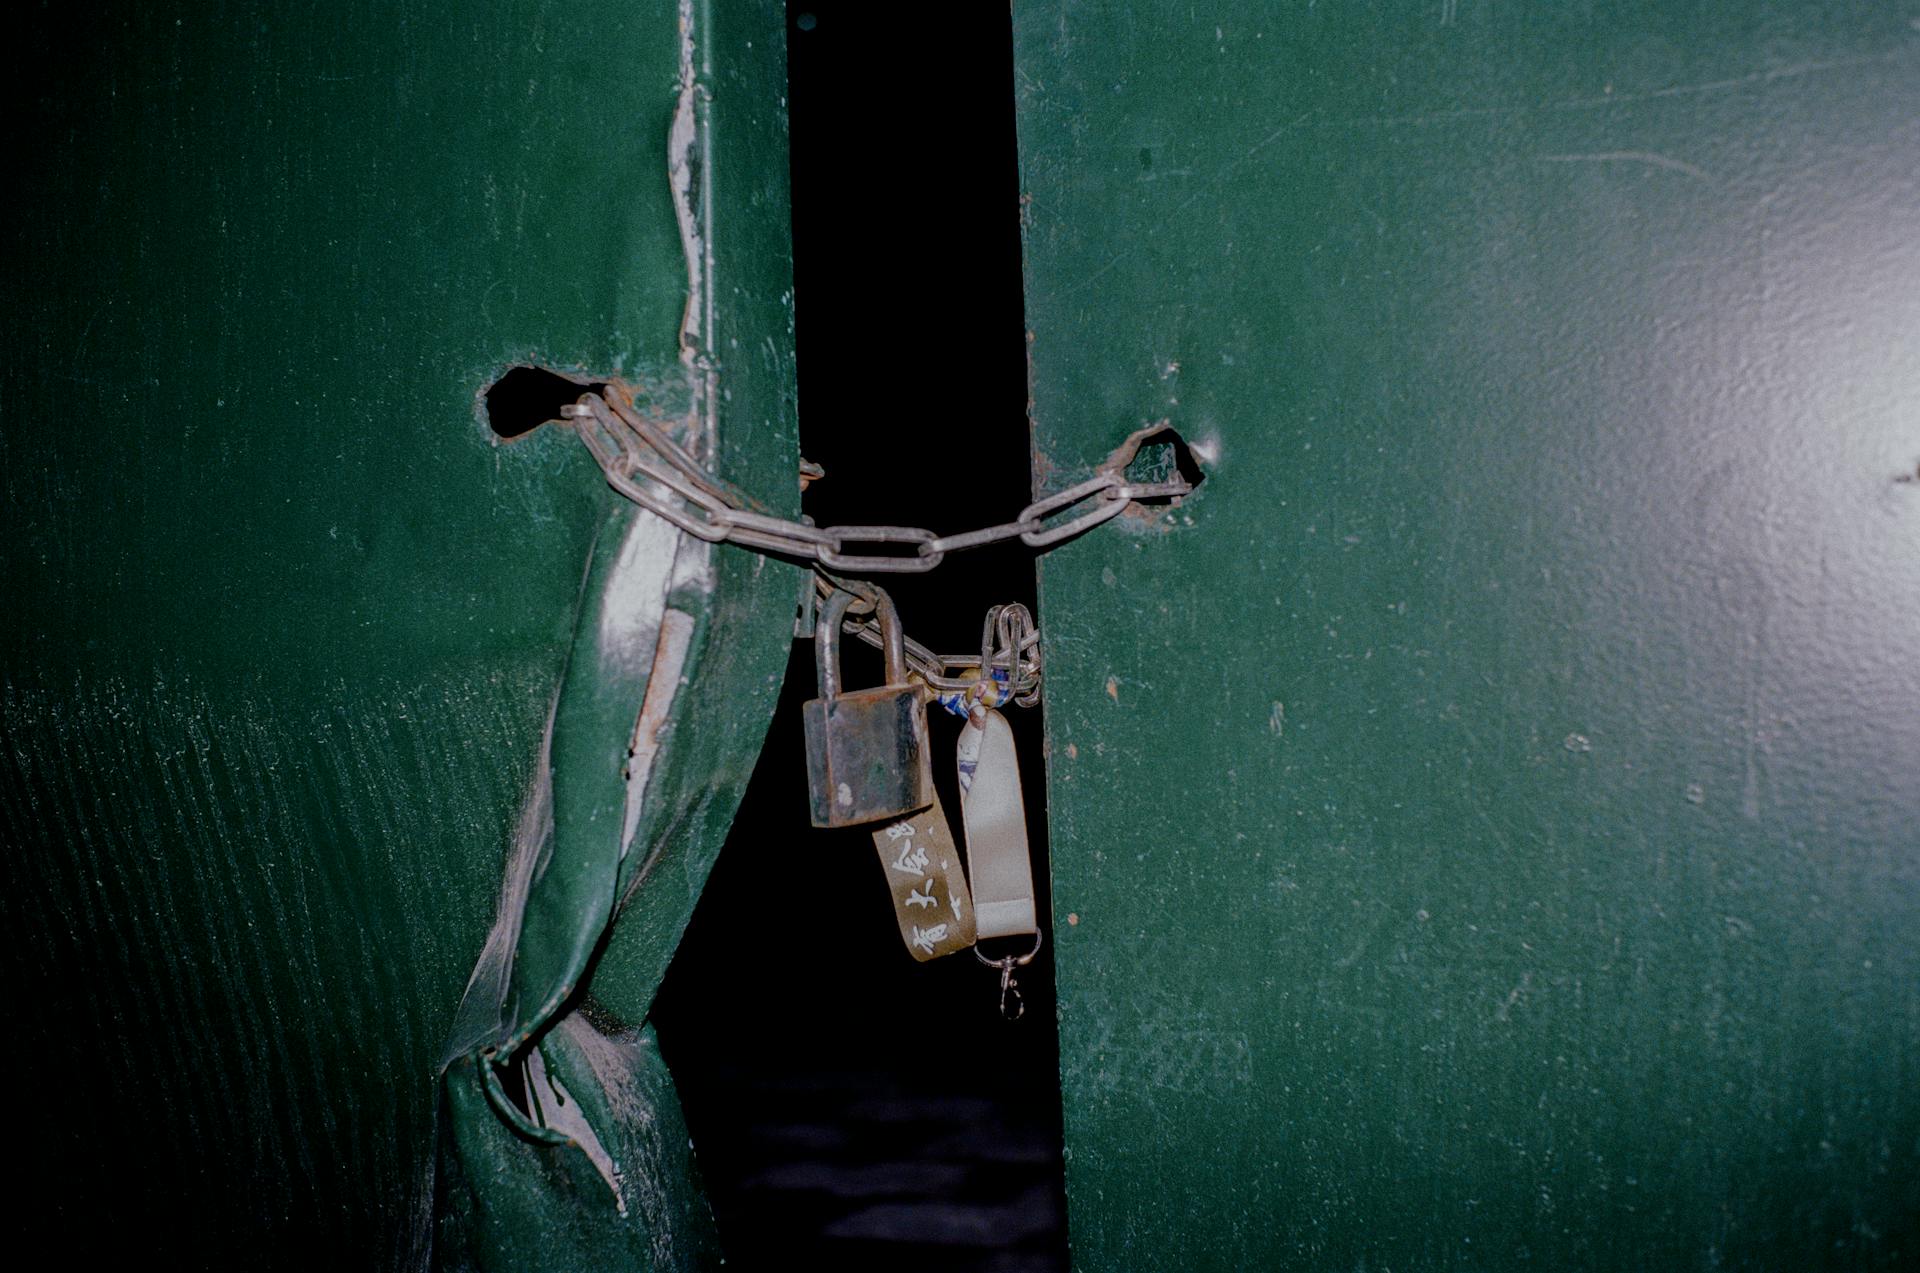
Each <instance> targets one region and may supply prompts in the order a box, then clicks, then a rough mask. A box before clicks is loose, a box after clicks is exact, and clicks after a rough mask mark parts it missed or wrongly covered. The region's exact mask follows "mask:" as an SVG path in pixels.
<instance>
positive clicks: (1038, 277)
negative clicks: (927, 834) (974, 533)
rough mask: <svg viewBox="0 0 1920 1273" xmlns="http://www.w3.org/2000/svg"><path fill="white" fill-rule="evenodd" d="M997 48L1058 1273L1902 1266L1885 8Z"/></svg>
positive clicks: (1899, 392) (1187, 18) (1901, 459)
mask: <svg viewBox="0 0 1920 1273" xmlns="http://www.w3.org/2000/svg"><path fill="white" fill-rule="evenodd" d="M1015 23H1016V41H1015V42H1016V65H1017V78H1018V81H1019V85H1020V90H1019V91H1020V130H1021V149H1022V155H1021V163H1022V173H1023V176H1022V189H1023V191H1024V192H1025V193H1026V195H1027V196H1028V198H1029V202H1028V205H1027V208H1026V221H1027V230H1026V251H1027V278H1028V295H1027V322H1028V327H1029V328H1030V329H1031V330H1032V332H1033V339H1032V366H1033V400H1034V406H1033V411H1034V418H1035V428H1036V447H1037V450H1038V453H1039V455H1040V457H1041V459H1042V460H1043V462H1044V464H1045V465H1050V466H1051V468H1050V470H1049V469H1048V468H1045V467H1043V469H1042V473H1043V475H1045V474H1047V473H1049V472H1050V473H1051V476H1050V477H1049V479H1048V481H1049V485H1050V486H1055V487H1057V486H1061V485H1064V484H1066V483H1067V482H1068V481H1070V480H1073V479H1074V478H1075V477H1077V476H1079V475H1080V474H1082V473H1084V472H1085V471H1087V470H1089V469H1090V468H1091V466H1092V465H1093V464H1095V463H1096V462H1097V461H1098V460H1099V458H1100V457H1101V455H1102V454H1103V453H1104V450H1105V448H1106V447H1107V446H1108V445H1110V439H1111V438H1112V437H1114V436H1115V435H1116V434H1117V433H1118V432H1119V431H1121V430H1123V429H1125V428H1127V427H1130V426H1133V425H1135V424H1137V423H1138V422H1140V421H1143V420H1149V419H1155V418H1158V417H1160V416H1162V415H1166V416H1169V417H1171V419H1172V420H1173V422H1174V423H1175V424H1176V425H1177V426H1178V427H1179V428H1180V429H1181V430H1182V431H1183V432H1184V434H1185V436H1186V437H1187V438H1188V439H1189V440H1191V441H1192V442H1194V443H1195V445H1196V447H1197V449H1198V450H1199V452H1201V455H1202V463H1203V465H1204V466H1205V467H1206V468H1207V470H1208V472H1209V477H1208V480H1207V482H1206V484H1205V486H1204V487H1203V488H1202V489H1201V490H1200V491H1199V492H1198V493H1197V494H1196V495H1195V496H1194V497H1192V498H1191V499H1189V500H1188V501H1187V503H1186V506H1185V507H1184V508H1182V509H1180V510H1178V511H1177V512H1176V513H1174V514H1173V515H1172V516H1171V517H1166V518H1162V519H1161V520H1159V521H1157V522H1154V523H1151V524H1147V523H1140V522H1130V521H1128V520H1126V519H1122V520H1121V521H1119V522H1116V523H1114V524H1113V525H1114V526H1117V527H1124V528H1126V530H1127V533H1124V534H1123V533H1118V532H1114V531H1108V532H1103V533H1101V534H1098V535H1092V536H1088V537H1086V538H1085V539H1083V540H1080V541H1078V542H1075V543H1073V544H1070V545H1068V546H1066V547H1064V548H1062V549H1061V550H1059V551H1057V552H1055V553H1053V554H1052V555H1050V556H1048V557H1047V558H1046V559H1045V562H1044V563H1043V569H1042V592H1041V601H1042V613H1041V616H1040V617H1041V621H1042V626H1043V630H1044V631H1045V633H1046V636H1047V660H1048V662H1047V667H1048V691H1047V704H1048V727H1049V732H1050V736H1051V757H1050V769H1049V772H1050V775H1051V781H1050V792H1051V800H1052V837H1053V875H1054V879H1053V889H1054V899H1055V901H1054V908H1055V915H1054V920H1055V927H1054V932H1055V933H1056V934H1057V944H1056V947H1055V950H1056V956H1055V957H1056V959H1057V961H1058V968H1059V977H1060V994H1061V1030H1062V1067H1063V1082H1064V1087H1065V1101H1066V1127H1067V1140H1068V1151H1069V1156H1070V1157H1069V1164H1068V1187H1069V1199H1070V1218H1071V1224H1072V1229H1073V1243H1074V1251H1075V1261H1076V1264H1077V1265H1078V1266H1079V1267H1083V1268H1087V1269H1121V1268H1167V1269H1172V1268H1302V1269H1354V1268H1366V1269H1369V1270H1383V1269H1394V1270H1402V1269H1437V1268H1460V1269H1469V1268H1473V1269H1480V1268H1515V1267H1522V1266H1539V1267H1554V1268H1612V1267H1631V1268H1703V1269H1705V1268H1751V1269H1786V1268H1817V1267H1833V1268H1895V1267H1910V1266H1911V1265H1912V1264H1913V1263H1914V1262H1915V1261H1916V1260H1920V1230H1917V1229H1916V1225H1915V1218H1916V1216H1920V1095H1917V1093H1920V1072H1916V1065H1917V1058H1920V941H1916V937H1917V936H1920V713H1916V711H1915V703H1916V701H1920V482H1916V481H1915V480H1914V477H1915V475H1916V464H1917V463H1920V29H1916V24H1915V17H1914V14H1913V12H1912V10H1911V9H1910V7H1908V6H1897V5H1881V6H1835V5H1825V6H1822V5H1779V4H1742V5H1724V6H1707V7H1701V6H1693V5H1680V4H1638V5H1610V4H1593V5H1573V6H1534V7H1521V6H1512V5H1496V4H1482V3H1475V0H1459V2H1458V3H1454V2H1453V0H1449V2H1448V3H1445V4H1438V3H1436V4H1430V5H1419V6H1414V5H1405V6H1397V7H1386V8H1382V7H1377V6H1374V7H1362V6H1356V5H1345V4H1335V3H1323V4H1320V5H1317V6H1315V5H1291V6H1285V7H1281V6H1273V5H1266V4H1256V3H1239V4H1228V5H1221V6H1212V7H1210V8H1205V9H1202V10H1197V11H1192V12H1189V10H1188V9H1187V8H1186V7H1185V6H1139V5H1132V6H1122V5H1117V4H1078V3H1068V4H1059V5H1044V6H1043V5H1022V6H1020V7H1019V8H1018V9H1017V10H1016V14H1015ZM1903 476H1904V478H1905V480H1901V479H1902V477H1903Z"/></svg>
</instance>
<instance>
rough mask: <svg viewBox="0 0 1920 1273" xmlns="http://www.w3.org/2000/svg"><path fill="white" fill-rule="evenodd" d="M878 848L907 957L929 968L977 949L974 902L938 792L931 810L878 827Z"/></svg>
mask: <svg viewBox="0 0 1920 1273" xmlns="http://www.w3.org/2000/svg"><path fill="white" fill-rule="evenodd" d="M873 847H874V849H875V851H877V852H878V853H879V854H880V865H881V867H882V868H883V871H884V874H885V875H886V877H887V887H888V888H890V889H892V890H893V917H894V919H895V920H896V921H897V922H898V923H899V925H900V940H901V941H903V942H905V943H906V946H907V953H908V954H910V955H912V956H913V957H914V958H915V959H918V960H920V961H921V962H922V963H925V962H926V961H927V960H929V959H938V958H939V957H940V956H942V955H951V954H953V953H955V952H956V951H962V950H965V949H967V948H968V947H969V946H972V945H973V943H974V940H975V938H974V907H973V899H972V898H971V896H969V894H968V892H967V877H966V873H965V872H964V871H962V870H961V868H960V854H959V853H958V852H957V851H956V850H955V848H954V844H953V831H952V830H951V829H950V828H949V827H948V825H947V814H946V811H945V810H943V809H942V808H941V807H940V796H939V794H938V793H937V792H936V793H935V794H934V797H933V804H932V805H930V806H929V807H927V808H925V809H922V810H920V811H919V812H918V813H910V814H908V815H906V816H905V817H903V818H895V819H894V820H893V821H892V822H888V823H885V824H884V825H881V826H877V827H875V828H874V830H873Z"/></svg>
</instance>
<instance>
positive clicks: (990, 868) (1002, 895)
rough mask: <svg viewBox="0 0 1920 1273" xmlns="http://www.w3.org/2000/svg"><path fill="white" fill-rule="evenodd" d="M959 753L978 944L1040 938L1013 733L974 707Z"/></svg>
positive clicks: (996, 715)
mask: <svg viewBox="0 0 1920 1273" xmlns="http://www.w3.org/2000/svg"><path fill="white" fill-rule="evenodd" d="M958 752H959V765H960V817H961V820H962V822H963V824H964V825H965V828H966V839H967V868H968V875H969V876H970V877H971V879H972V883H973V918H974V925H975V927H976V929H977V931H978V935H979V938H980V940H983V941H984V940H986V939H987V938H990V937H1017V936H1020V935H1022V934H1027V933H1032V934H1038V933H1039V931H1040V925H1039V923H1038V916H1037V913H1036V910H1035V906H1034V900H1033V864H1032V862H1031V860H1030V859H1029V857H1028V853H1027V812H1026V801H1025V800H1024V799H1023V798H1022V796H1021V792H1020V760H1019V757H1018V756H1017V755H1016V754H1015V753H1014V747H1013V727H1012V726H1011V725H1009V724H1007V718H1006V717H1004V716H1002V715H1001V714H1000V713H999V712H997V711H994V710H993V709H992V708H991V707H986V706H976V707H974V709H973V710H972V711H971V712H969V713H968V714H967V723H966V726H965V728H963V729H962V730H961V731H960V745H959V748H958ZM1022 962H1024V961H1022Z"/></svg>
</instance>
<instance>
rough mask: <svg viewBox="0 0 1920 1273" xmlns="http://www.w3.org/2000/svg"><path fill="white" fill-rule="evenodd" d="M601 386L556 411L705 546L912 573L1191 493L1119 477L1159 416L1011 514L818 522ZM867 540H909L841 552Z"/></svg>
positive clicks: (1170, 484)
mask: <svg viewBox="0 0 1920 1273" xmlns="http://www.w3.org/2000/svg"><path fill="white" fill-rule="evenodd" d="M607 388H608V390H610V392H608V393H605V394H599V393H584V394H582V395H580V399H579V401H578V402H575V403H573V404H572V405H570V406H566V407H562V408H561V415H562V416H564V417H565V418H567V419H569V420H571V421H573V425H574V430H575V432H577V433H578V434H579V435H580V439H581V440H582V441H583V442H585V443H586V444H587V449H588V450H589V451H592V452H593V458H594V460H595V461H596V462H598V464H599V465H600V470H601V472H603V473H605V474H606V477H607V484H608V485H609V486H611V487H613V489H614V490H616V491H618V492H620V494H622V495H624V496H626V497H627V498H628V499H630V500H632V501H633V502H634V503H636V504H638V505H640V507H642V508H644V509H647V510H648V511H649V512H652V513H656V514H658V515H659V516H661V517H664V518H666V519H667V520H668V521H669V522H672V523H673V524H674V525H675V526H677V527H679V528H680V529H681V530H684V531H686V532H687V533H688V534H690V535H697V536H698V537H700V538H701V539H704V540H706V541H707V542H709V543H718V542H720V541H721V540H726V541H727V542H729V543H733V544H738V545H740V546H741V547H743V548H751V549H754V550H756V551H759V552H767V553H773V554H776V555H779V556H783V557H797V558H799V559H800V560H802V561H811V562H817V563H818V564H819V565H820V566H822V567H824V568H825V569H828V570H833V571H839V572H841V573H844V574H856V575H859V574H921V573H924V572H926V571H929V570H932V569H933V568H934V567H936V566H938V565H939V564H940V563H941V562H942V561H944V560H945V559H946V555H947V554H948V553H950V552H958V551H960V550H962V549H966V548H979V547H982V546H984V545H987V544H997V543H1002V542H1004V541H1006V540H1009V539H1018V540H1019V541H1020V542H1021V543H1023V544H1025V545H1026V546H1027V547H1029V548H1050V547H1052V546H1053V545H1054V544H1057V543H1060V542H1061V541H1062V540H1066V539H1071V538H1073V537H1074V536H1075V535H1079V534H1082V533H1084V532H1086V531H1089V530H1092V529H1093V528H1094V527H1095V526H1098V525H1099V524H1100V523H1102V522H1105V521H1111V520H1112V519H1113V518H1115V517H1118V516H1119V515H1120V514H1121V513H1124V512H1126V511H1127V509H1129V508H1131V507H1133V506H1134V505H1135V504H1137V503H1139V502H1140V501H1141V500H1150V499H1153V500H1158V499H1178V498H1179V497H1180V496H1182V495H1186V494H1188V493H1189V492H1191V491H1192V490H1193V486H1192V484H1191V483H1189V482H1188V481H1187V480H1186V479H1185V478H1184V477H1181V476H1179V475H1178V474H1176V475H1175V476H1173V477H1172V478H1169V479H1168V480H1166V481H1162V482H1144V483H1142V482H1128V481H1127V480H1126V469H1127V465H1128V464H1130V463H1132V462H1133V458H1134V456H1135V455H1137V454H1138V453H1139V450H1140V447H1141V445H1142V444H1143V443H1144V442H1146V441H1147V440H1148V439H1150V438H1152V437H1154V436H1155V435H1156V434H1159V433H1162V432H1166V431H1167V426H1166V424H1165V423H1164V422H1162V423H1159V424H1151V425H1148V426H1147V427H1145V428H1143V429H1138V430H1136V431H1135V432H1134V433H1132V434H1131V435H1129V436H1128V438H1127V440H1126V441H1125V442H1122V443H1121V444H1120V446H1119V447H1118V448H1116V449H1115V450H1114V452H1113V454H1111V455H1109V456H1108V457H1107V458H1106V460H1105V461H1104V462H1103V463H1102V464H1101V465H1100V467H1099V468H1098V469H1097V470H1095V473H1094V476H1093V477H1090V478H1088V479H1087V480H1086V481H1084V482H1080V483H1077V484H1075V485H1073V486H1069V487H1068V488H1067V489H1065V490H1064V491H1059V492H1056V493H1055V494H1052V495H1048V496H1045V497H1043V498H1041V499H1037V500H1035V501H1034V502H1033V503H1031V504H1029V505H1027V506H1026V508H1024V509H1022V510H1021V512H1020V516H1019V517H1018V518H1016V519H1015V520H1013V521H1010V522H1003V523H1001V524H1000V525H998V526H988V527H984V528H983V529H980V530H970V531H967V532H965V533H964V534H958V535H935V534H934V533H933V532H932V531H930V530H922V529H920V528H919V527H914V526H829V527H825V528H822V527H817V526H812V525H809V524H807V523H805V522H795V521H787V520H786V519H784V518H779V517H769V516H767V515H765V514H763V513H759V512H755V511H753V510H752V509H751V508H750V507H749V505H750V503H751V501H749V500H748V499H747V498H746V497H745V496H744V495H742V494H741V493H740V492H738V491H736V490H734V489H733V488H731V487H730V486H728V485H726V484H725V483H724V482H721V481H720V480H719V479H718V478H715V477H713V476H712V475H711V474H709V473H708V472H707V471H706V470H705V469H702V468H701V467H700V465H699V464H698V462H696V461H695V460H694V459H693V457H692V456H690V455H688V454H687V452H686V451H685V450H684V449H683V448H682V447H681V446H680V445H679V444H678V443H676V442H675V441H674V440H673V439H672V438H671V437H669V436H667V433H666V430H664V429H662V428H661V427H660V426H659V425H658V424H656V423H654V422H652V421H650V420H647V419H646V418H645V417H643V416H642V415H641V414H640V413H639V412H638V411H636V410H635V409H634V407H633V403H632V400H631V395H630V392H629V391H627V390H626V387H625V386H624V385H621V384H619V383H618V382H611V383H609V384H608V386H607ZM1083 506H1084V507H1083ZM1056 518H1057V519H1059V520H1054V519H1056ZM871 544H911V545H913V551H912V552H911V553H897V554H886V553H860V552H849V551H848V549H849V548H850V547H853V548H857V547H859V546H861V545H871Z"/></svg>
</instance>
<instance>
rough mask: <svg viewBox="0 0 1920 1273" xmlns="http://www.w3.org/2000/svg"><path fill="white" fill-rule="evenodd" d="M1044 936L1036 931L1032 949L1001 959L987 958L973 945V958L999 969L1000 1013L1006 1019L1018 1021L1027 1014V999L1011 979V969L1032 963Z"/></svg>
mask: <svg viewBox="0 0 1920 1273" xmlns="http://www.w3.org/2000/svg"><path fill="white" fill-rule="evenodd" d="M1045 938H1046V934H1045V933H1042V932H1038V931H1036V932H1035V933H1034V935H1033V949H1032V950H1029V951H1028V952H1027V953H1026V954H1024V955H1007V956H1005V957H1004V958H1001V959H988V958H987V957H986V956H985V955H983V954H981V953H980V947H979V946H977V945H976V946H974V947H973V957H974V958H975V959H978V960H979V961H980V962H981V963H983V964H985V965H986V966H987V967H989V968H998V969H999V970H1000V1015H1001V1016H1002V1017H1004V1018H1006V1019H1007V1020H1008V1021H1018V1020H1019V1019H1020V1018H1021V1017H1024V1016H1026V1015H1027V1001H1026V998H1025V997H1024V996H1023V995H1022V994H1021V993H1020V987H1019V985H1018V984H1016V983H1015V981H1014V979H1013V970H1014V969H1016V968H1024V967H1026V966H1027V965H1028V964H1030V963H1032V962H1033V957H1034V956H1035V955H1037V954H1039V953H1040V943H1041V942H1042V941H1043V940H1045ZM1009 997H1011V998H1012V1000H1013V1003H1012V1006H1011V1008H1009V1006H1008V1003H1007V1000H1008V998H1009Z"/></svg>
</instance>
